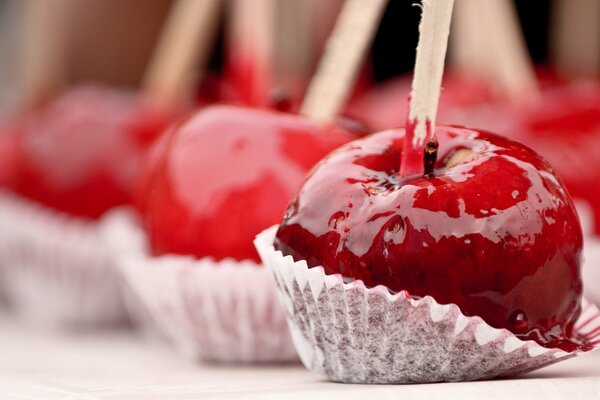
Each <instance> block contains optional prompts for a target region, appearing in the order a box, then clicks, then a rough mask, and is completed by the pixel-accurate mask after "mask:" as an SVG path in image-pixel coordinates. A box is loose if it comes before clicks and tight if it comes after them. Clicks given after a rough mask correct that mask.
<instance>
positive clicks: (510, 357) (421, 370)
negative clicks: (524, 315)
mask: <svg viewBox="0 0 600 400" xmlns="http://www.w3.org/2000/svg"><path fill="white" fill-rule="evenodd" d="M276 229H277V227H272V228H270V229H268V230H266V231H264V232H263V233H261V234H260V235H258V237H257V238H256V240H255V245H256V248H257V250H258V252H259V254H260V256H261V258H262V260H263V263H264V264H265V265H266V266H267V268H268V269H269V270H270V271H271V272H272V274H273V276H274V277H275V280H276V282H277V287H278V289H279V291H280V294H281V298H282V300H283V304H284V305H285V307H286V311H287V316H288V322H289V325H290V327H291V333H292V338H293V340H294V345H295V346H296V349H297V350H298V353H299V355H300V358H301V360H302V362H303V363H304V365H305V366H306V367H307V368H309V369H310V370H312V371H314V372H317V373H319V374H322V375H325V376H327V377H328V378H329V379H331V380H333V381H338V382H348V383H380V384H384V383H388V384H389V383H426V382H453V381H472V380H480V379H491V378H496V377H504V376H513V375H518V374H521V373H525V372H529V371H532V370H535V369H538V368H542V367H545V366H547V365H550V364H553V363H555V362H558V361H560V360H564V359H568V358H570V357H574V356H575V355H576V354H578V353H580V352H581V350H576V351H573V352H566V351H563V350H561V349H557V348H546V347H543V346H541V345H539V344H538V343H536V342H534V341H523V340H520V339H518V338H517V337H516V336H515V335H514V334H512V333H511V332H509V331H508V330H506V329H496V328H492V327H490V326H489V325H488V324H487V323H486V322H485V321H483V320H482V319H481V318H479V317H467V316H465V315H464V314H462V312H461V311H460V309H459V308H458V306H456V305H454V304H447V305H441V304H438V303H437V302H436V301H435V300H434V299H433V298H431V297H429V296H426V297H424V298H421V299H414V298H410V296H408V295H407V294H406V293H405V292H400V293H397V294H391V293H390V292H389V291H388V290H387V289H386V288H385V287H383V286H377V287H375V288H370V289H369V288H366V287H365V286H364V284H363V283H362V281H354V282H351V283H344V281H343V279H342V277H341V276H339V275H326V274H325V273H324V271H323V269H322V268H319V267H315V268H308V266H307V264H306V262H305V261H297V262H295V261H294V260H293V259H292V257H291V256H283V254H282V253H281V252H280V251H276V250H275V248H274V247H273V244H272V243H273V239H274V236H275V232H276ZM584 303H585V304H584V306H583V312H582V314H581V316H580V318H579V320H578V321H577V323H576V325H575V330H576V332H575V333H576V334H577V335H578V336H579V337H581V338H583V340H584V341H585V343H586V346H588V345H589V346H588V347H589V348H588V350H591V349H595V348H596V347H597V344H595V340H597V337H598V335H600V311H598V309H597V308H596V307H595V306H593V305H592V304H590V303H587V302H585V301H584Z"/></svg>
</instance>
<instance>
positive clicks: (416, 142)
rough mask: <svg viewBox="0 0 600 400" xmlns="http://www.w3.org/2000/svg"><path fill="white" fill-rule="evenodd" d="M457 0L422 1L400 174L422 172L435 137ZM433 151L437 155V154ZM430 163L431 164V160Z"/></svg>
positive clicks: (433, 146) (434, 146)
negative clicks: (425, 158) (451, 22)
mask: <svg viewBox="0 0 600 400" xmlns="http://www.w3.org/2000/svg"><path fill="white" fill-rule="evenodd" d="M453 6H454V0H443V1H439V0H423V2H422V9H423V13H422V16H421V23H420V25H419V33H420V36H419V44H418V46H417V58H416V62H415V72H414V77H413V84H412V93H411V100H410V111H409V115H408V121H407V123H406V136H405V138H404V148H403V151H402V160H401V166H400V175H401V176H407V175H413V174H423V173H424V172H425V171H424V161H423V160H424V157H425V146H426V145H428V148H431V149H433V148H435V151H437V146H436V145H434V144H431V146H429V144H430V142H431V141H432V139H434V132H435V122H436V115H437V108H438V102H439V98H440V91H441V85H442V75H443V73H444V61H445V58H446V50H447V47H448V35H449V33H450V21H451V19H452V7H453ZM435 151H434V153H433V154H434V155H435ZM427 163H430V162H429V161H428V162H427Z"/></svg>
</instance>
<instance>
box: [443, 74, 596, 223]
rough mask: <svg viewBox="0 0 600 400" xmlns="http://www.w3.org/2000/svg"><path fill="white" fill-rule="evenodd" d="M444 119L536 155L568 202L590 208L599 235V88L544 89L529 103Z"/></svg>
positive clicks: (488, 107) (583, 84) (503, 104)
mask: <svg viewBox="0 0 600 400" xmlns="http://www.w3.org/2000/svg"><path fill="white" fill-rule="evenodd" d="M450 114H451V116H450V118H451V119H452V120H453V121H455V122H459V123H461V124H466V125H469V126H477V127H482V128H483V127H484V128H486V129H491V130H493V131H494V132H499V133H501V134H503V135H506V136H508V137H511V138H514V139H517V140H519V141H521V142H523V143H524V144H526V145H527V146H530V147H531V148H533V149H534V150H535V151H537V152H538V153H539V154H541V155H542V156H543V157H544V158H546V159H547V160H548V161H549V162H550V163H551V164H552V166H553V167H554V168H555V169H556V171H557V172H558V174H559V175H560V177H561V178H562V179H563V181H564V183H565V185H566V186H567V189H568V190H569V193H570V194H571V195H572V196H573V198H575V199H577V200H583V201H585V202H587V203H588V204H589V205H590V206H591V208H592V210H593V212H594V215H595V220H596V233H597V234H600V185H598V182H600V157H599V155H600V84H598V83H592V82H580V83H578V84H568V85H565V84H557V83H555V84H554V85H550V84H548V85H546V87H545V88H544V89H543V90H542V97H541V101H540V102H537V103H534V104H526V105H518V104H511V103H507V102H496V103H487V104H485V103H482V104H479V105H473V106H471V107H469V108H464V109H462V110H459V109H456V110H454V111H452V110H451V112H450Z"/></svg>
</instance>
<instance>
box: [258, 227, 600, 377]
mask: <svg viewBox="0 0 600 400" xmlns="http://www.w3.org/2000/svg"><path fill="white" fill-rule="evenodd" d="M277 229H278V225H274V226H272V227H270V228H267V229H266V230H264V231H263V232H261V233H260V234H258V235H257V237H256V239H255V241H254V243H255V246H256V248H257V250H258V252H259V254H260V256H261V258H262V259H263V262H264V263H265V264H266V266H267V267H268V268H269V270H270V271H271V272H272V273H273V275H275V276H276V277H277V278H281V279H283V280H285V279H286V275H287V276H288V279H289V277H290V276H291V275H293V277H294V279H295V280H296V281H297V282H298V283H299V284H303V285H304V286H301V287H300V290H303V288H304V287H306V285H311V289H312V288H315V287H317V288H318V287H319V283H320V282H323V283H324V285H321V287H326V288H328V289H329V288H332V287H334V286H341V287H342V288H343V290H344V291H345V292H346V291H349V290H356V289H358V290H360V291H362V292H363V293H364V294H365V295H366V294H369V293H376V294H380V295H381V294H383V295H385V299H386V301H387V302H388V303H393V302H396V301H406V302H408V303H410V304H411V305H412V306H413V307H418V306H421V305H423V304H425V305H426V306H428V307H429V310H430V317H431V319H432V322H434V323H437V322H440V321H441V320H443V319H444V317H445V316H447V315H449V314H450V312H449V311H450V309H451V308H456V309H457V310H458V312H459V316H458V319H460V320H463V321H464V322H463V323H464V326H466V325H468V324H469V322H470V321H471V322H473V323H474V325H476V326H477V329H478V330H481V332H478V333H479V334H478V335H477V334H476V340H477V342H478V344H479V345H482V346H483V345H485V344H487V343H489V342H491V341H493V340H495V339H497V338H501V337H505V338H506V339H505V340H504V343H503V345H504V347H503V351H504V353H505V354H509V353H511V352H513V351H515V350H517V349H520V348H523V347H525V348H526V349H527V350H528V354H529V356H530V357H531V358H535V357H537V356H539V355H542V354H548V353H551V354H552V355H553V357H554V358H555V359H556V360H557V361H559V360H560V359H568V358H571V357H574V356H576V355H579V354H581V353H587V352H589V351H594V350H597V349H598V347H600V343H596V344H594V345H593V348H592V349H591V350H589V351H582V350H576V351H573V352H566V351H564V350H561V349H558V348H547V347H544V346H542V345H540V344H539V343H537V342H535V341H534V340H522V339H520V338H518V337H517V336H515V335H514V334H513V333H512V332H510V331H509V330H507V329H504V328H494V327H492V326H490V325H489V324H488V323H487V322H485V321H484V320H483V319H482V318H481V317H478V316H473V317H469V316H466V315H464V314H463V313H462V311H461V310H460V308H459V307H458V305H456V304H453V303H451V304H439V303H438V302H437V301H436V300H435V299H434V298H433V297H431V296H424V297H421V298H419V299H414V298H411V297H410V296H409V295H408V294H407V293H406V292H405V291H401V292H399V293H395V294H392V293H390V291H389V290H388V289H387V288H386V287H385V286H382V285H378V286H375V287H372V288H367V287H366V286H365V284H364V282H362V281H361V280H355V281H352V282H344V279H343V277H342V276H341V275H340V274H332V275H327V274H325V270H324V268H323V267H321V266H317V267H313V268H309V267H308V264H307V263H306V261H305V260H299V261H296V260H294V259H293V257H292V256H284V255H283V253H282V252H281V251H279V250H275V248H274V246H273V240H274V238H275V234H276V232H277ZM277 278H276V279H277ZM311 291H312V290H311ZM280 292H281V291H280ZM312 293H313V297H314V300H315V301H317V299H316V297H317V296H318V294H319V293H315V292H314V291H312ZM281 295H282V296H283V293H281ZM584 311H585V312H584ZM585 315H587V316H588V317H587V318H588V319H589V320H590V324H589V326H588V327H587V328H586V331H588V332H591V331H598V330H600V310H598V308H597V307H596V306H595V305H594V304H593V303H591V302H589V301H587V300H586V299H585V298H583V299H582V314H581V315H580V317H579V319H578V320H577V321H576V323H575V329H577V331H578V332H579V329H578V328H579V326H580V325H581V324H582V323H584V322H585V321H584V318H585ZM458 319H457V320H458ZM599 334H600V332H597V333H596V335H595V336H594V338H597V337H598V335H599ZM305 365H306V364H305ZM540 368H541V367H540ZM535 369H537V368H535V367H534V368H532V369H531V370H535ZM499 376H501V374H499Z"/></svg>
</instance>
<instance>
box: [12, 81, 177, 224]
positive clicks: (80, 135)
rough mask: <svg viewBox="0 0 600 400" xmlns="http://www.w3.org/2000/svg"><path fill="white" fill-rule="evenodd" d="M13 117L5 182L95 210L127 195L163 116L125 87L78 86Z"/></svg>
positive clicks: (60, 203) (45, 199) (77, 208)
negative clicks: (11, 169) (10, 175)
mask: <svg viewBox="0 0 600 400" xmlns="http://www.w3.org/2000/svg"><path fill="white" fill-rule="evenodd" d="M21 122H22V123H21V124H20V128H21V129H20V131H19V132H18V135H17V146H16V166H15V169H16V177H15V182H14V183H13V184H12V185H11V186H12V189H14V190H15V191H16V192H18V193H20V194H22V195H24V196H26V197H28V198H30V199H33V200H35V201H38V202H40V203H42V204H44V205H46V206H49V207H52V208H54V209H57V210H60V211H64V212H67V213H70V214H74V215H77V216H82V217H89V218H97V217H99V216H100V215H101V214H102V213H104V212H105V211H106V210H108V209H110V208H111V207H114V206H117V205H120V204H126V203H130V202H131V200H132V190H133V186H134V182H135V180H136V179H137V177H138V174H139V171H140V168H141V163H142V161H143V158H144V157H145V154H146V152H147V150H148V148H149V147H150V145H151V144H152V143H153V142H154V141H155V139H156V138H157V137H158V136H159V134H160V133H161V132H162V131H163V129H164V128H165V126H166V124H167V122H168V118H167V117H166V116H165V115H162V114H159V113H157V112H156V111H155V110H154V109H152V108H151V107H150V106H149V105H147V104H144V103H143V102H142V101H141V99H140V98H139V97H138V96H137V95H135V94H133V93H128V92H124V93H122V92H119V91H115V90H112V89H107V88H102V87H80V88H77V89H75V90H71V91H69V92H67V93H66V94H64V95H63V96H61V97H59V98H58V99H56V100H55V101H53V102H52V103H50V104H49V105H47V106H45V107H43V108H40V109H36V110H32V111H30V112H29V113H28V114H26V115H23V116H22V121H21Z"/></svg>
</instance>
